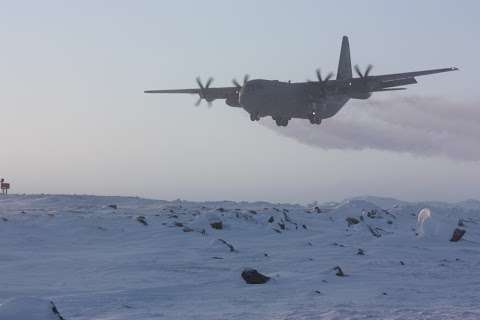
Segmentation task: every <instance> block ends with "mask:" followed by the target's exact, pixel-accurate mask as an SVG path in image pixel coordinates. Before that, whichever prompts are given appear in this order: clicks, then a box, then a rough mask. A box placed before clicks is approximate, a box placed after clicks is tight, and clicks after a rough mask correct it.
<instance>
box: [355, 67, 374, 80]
mask: <svg viewBox="0 0 480 320" xmlns="http://www.w3.org/2000/svg"><path fill="white" fill-rule="evenodd" d="M372 68H373V66H372V65H371V64H369V65H368V66H367V69H365V73H363V74H362V71H361V70H360V67H359V66H358V64H357V65H355V72H356V73H357V74H358V76H359V77H360V78H361V79H365V78H367V77H368V75H369V74H370V71H372Z"/></svg>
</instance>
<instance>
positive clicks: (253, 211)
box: [248, 210, 257, 214]
mask: <svg viewBox="0 0 480 320" xmlns="http://www.w3.org/2000/svg"><path fill="white" fill-rule="evenodd" d="M248 212H250V213H251V214H257V211H255V210H248Z"/></svg>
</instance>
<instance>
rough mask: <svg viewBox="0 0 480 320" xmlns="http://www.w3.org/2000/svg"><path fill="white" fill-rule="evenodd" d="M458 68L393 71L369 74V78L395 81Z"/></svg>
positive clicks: (380, 80) (379, 80)
mask: <svg viewBox="0 0 480 320" xmlns="http://www.w3.org/2000/svg"><path fill="white" fill-rule="evenodd" d="M456 70H458V68H455V67H451V68H443V69H431V70H423V71H414V72H404V73H392V74H383V75H378V76H368V79H370V80H373V81H378V82H383V81H393V80H400V79H408V78H414V77H418V76H426V75H429V74H435V73H441V72H449V71H456Z"/></svg>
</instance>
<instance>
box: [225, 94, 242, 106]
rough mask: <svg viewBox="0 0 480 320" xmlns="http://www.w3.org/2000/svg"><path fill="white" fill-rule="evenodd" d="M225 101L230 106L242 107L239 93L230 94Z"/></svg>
mask: <svg viewBox="0 0 480 320" xmlns="http://www.w3.org/2000/svg"><path fill="white" fill-rule="evenodd" d="M225 103H226V104H227V105H229V106H230V107H241V105H240V101H239V98H238V94H234V95H231V96H228V97H227V99H226V100H225Z"/></svg>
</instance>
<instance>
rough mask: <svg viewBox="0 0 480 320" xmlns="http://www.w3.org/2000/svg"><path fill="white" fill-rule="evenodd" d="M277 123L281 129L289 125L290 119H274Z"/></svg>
mask: <svg viewBox="0 0 480 320" xmlns="http://www.w3.org/2000/svg"><path fill="white" fill-rule="evenodd" d="M274 120H275V123H276V124H277V126H279V127H286V126H287V125H288V120H289V119H282V118H274Z"/></svg>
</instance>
